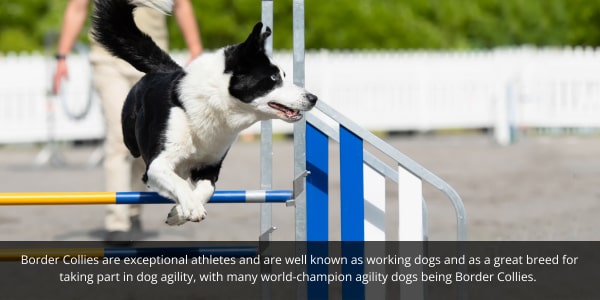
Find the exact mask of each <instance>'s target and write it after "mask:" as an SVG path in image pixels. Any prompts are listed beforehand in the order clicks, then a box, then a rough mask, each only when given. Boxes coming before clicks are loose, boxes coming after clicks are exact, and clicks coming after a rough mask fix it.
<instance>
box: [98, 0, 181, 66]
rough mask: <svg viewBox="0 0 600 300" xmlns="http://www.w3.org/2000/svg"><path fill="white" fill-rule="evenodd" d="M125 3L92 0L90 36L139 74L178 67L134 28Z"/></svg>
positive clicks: (113, 0) (130, 8)
mask: <svg viewBox="0 0 600 300" xmlns="http://www.w3.org/2000/svg"><path fill="white" fill-rule="evenodd" d="M134 9H135V6H134V5H132V4H130V3H129V2H128V1H127V0H94V14H93V16H92V26H93V30H92V36H93V37H94V39H95V40H96V41H98V42H99V43H100V44H102V45H104V47H105V48H106V49H108V50H109V51H110V52H111V53H112V54H113V55H115V56H117V57H119V58H122V59H123V60H125V61H127V62H128V63H130V64H131V65H132V66H133V67H135V68H136V69H138V70H139V71H140V72H144V73H150V72H172V71H177V70H180V69H181V67H180V66H179V65H178V64H177V63H175V62H174V61H173V60H172V59H171V57H170V56H169V54H167V53H166V52H164V51H163V50H161V49H160V48H159V47H158V46H157V45H156V44H155V43H154V41H153V40H152V38H150V37H149V36H148V35H147V34H145V33H143V32H141V31H140V30H139V29H138V27H137V26H136V25H135V21H134V19H133V10H134Z"/></svg>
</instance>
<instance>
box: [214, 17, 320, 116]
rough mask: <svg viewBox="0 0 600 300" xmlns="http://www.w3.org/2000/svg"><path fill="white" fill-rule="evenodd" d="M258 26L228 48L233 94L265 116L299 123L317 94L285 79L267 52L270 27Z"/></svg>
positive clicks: (228, 65)
mask: <svg viewBox="0 0 600 300" xmlns="http://www.w3.org/2000/svg"><path fill="white" fill-rule="evenodd" d="M262 28H263V24H262V23H258V24H256V25H255V26H254V29H253V30H252V33H250V35H249V36H248V38H247V39H246V41H244V42H243V43H241V44H238V45H235V46H231V47H228V48H227V49H225V73H228V74H231V78H230V81H229V94H231V96H233V97H234V98H236V100H239V101H241V102H243V103H245V104H246V105H248V106H249V107H251V108H252V109H253V110H254V111H255V112H257V113H258V114H260V116H261V118H262V119H276V118H279V119H282V120H284V121H287V122H295V121H298V120H300V119H301V118H302V112H304V111H308V110H310V109H311V108H313V107H314V106H315V104H316V102H317V96H315V95H313V94H311V93H309V92H307V91H306V90H305V89H303V88H300V87H298V86H296V85H294V84H292V83H290V82H288V81H286V80H285V72H283V71H282V70H281V69H280V68H279V67H278V66H277V65H275V64H274V63H273V62H272V61H271V59H270V58H269V57H268V56H267V54H266V52H265V41H266V39H267V38H268V37H269V36H270V35H271V29H270V28H269V27H266V28H265V31H264V32H263V31H262Z"/></svg>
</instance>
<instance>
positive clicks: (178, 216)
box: [165, 204, 188, 226]
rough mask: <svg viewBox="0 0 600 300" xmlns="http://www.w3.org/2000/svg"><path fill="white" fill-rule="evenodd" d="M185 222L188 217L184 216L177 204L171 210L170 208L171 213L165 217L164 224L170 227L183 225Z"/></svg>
mask: <svg viewBox="0 0 600 300" xmlns="http://www.w3.org/2000/svg"><path fill="white" fill-rule="evenodd" d="M187 221H188V217H186V216H185V214H184V212H183V208H182V207H181V205H179V204H177V205H175V206H173V208H171V211H170V212H169V214H168V215H167V221H165V223H167V224H168V225H170V226H174V225H183V224H185V222H187Z"/></svg>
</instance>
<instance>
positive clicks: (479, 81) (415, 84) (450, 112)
mask: <svg viewBox="0 0 600 300" xmlns="http://www.w3.org/2000/svg"><path fill="white" fill-rule="evenodd" d="M174 57H175V58H176V59H177V60H178V61H183V60H184V59H185V57H186V55H185V54H184V53H176V54H174ZM275 59H276V60H277V61H278V62H279V63H280V64H281V65H282V66H283V67H284V69H285V70H287V73H288V74H289V77H291V74H292V57H291V54H290V53H282V52H279V53H276V54H275ZM68 63H69V65H70V72H71V76H70V81H69V82H68V88H67V89H66V91H65V94H64V96H63V97H52V96H49V95H50V94H49V89H50V75H51V73H52V70H53V69H52V68H53V66H54V63H53V60H52V59H49V58H45V57H44V56H42V55H36V54H33V55H32V54H22V55H14V54H13V55H5V56H0V128H1V130H0V143H28V142H43V141H47V140H48V139H51V138H52V139H56V140H78V139H81V140H85V139H98V138H102V136H103V134H104V126H103V122H102V118H101V109H100V105H99V101H98V99H97V97H92V101H93V102H92V106H91V110H90V112H89V113H88V114H87V115H86V116H85V117H84V118H83V119H81V120H75V119H74V118H72V117H70V116H69V114H67V113H66V111H71V112H76V113H77V112H80V111H82V110H83V108H84V107H85V105H86V103H87V102H86V101H88V99H89V94H90V91H89V88H90V68H89V65H88V63H87V59H86V57H83V56H72V57H70V58H69V61H68ZM306 87H307V88H308V89H309V90H310V91H312V92H314V93H315V94H317V95H319V97H320V98H321V99H322V100H324V101H326V102H327V103H328V104H329V105H330V106H332V107H334V108H335V109H337V110H339V111H340V112H341V113H343V114H345V115H346V116H348V117H349V118H351V119H353V120H354V121H355V122H357V123H358V124H361V125H362V126H364V127H366V128H368V129H370V130H377V131H403V130H417V131H427V130H435V129H450V128H492V129H495V132H496V139H497V140H498V141H499V142H501V143H506V142H507V140H508V139H509V138H510V137H509V136H508V134H509V129H510V128H512V127H514V128H527V127H535V128H600V117H599V116H600V52H599V51H598V50H595V49H533V48H516V49H500V50H494V51H481V52H428V51H417V52H401V51H388V52H383V51H374V52H357V51H325V50H323V51H313V52H308V53H307V54H306ZM257 130H258V125H257V126H254V127H252V128H251V129H249V131H254V132H256V131H257ZM274 130H275V131H280V132H289V131H291V126H290V125H289V124H286V123H284V122H280V121H276V122H274Z"/></svg>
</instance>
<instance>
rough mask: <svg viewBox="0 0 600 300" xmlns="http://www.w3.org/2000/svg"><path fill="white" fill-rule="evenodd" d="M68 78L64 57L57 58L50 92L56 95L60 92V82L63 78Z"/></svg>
mask: <svg viewBox="0 0 600 300" xmlns="http://www.w3.org/2000/svg"><path fill="white" fill-rule="evenodd" d="M63 78H65V79H69V69H68V67H67V61H66V60H65V59H59V60H57V62H56V71H55V72H54V77H53V79H52V93H53V94H54V95H57V94H58V93H59V92H60V84H61V82H62V80H63Z"/></svg>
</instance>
